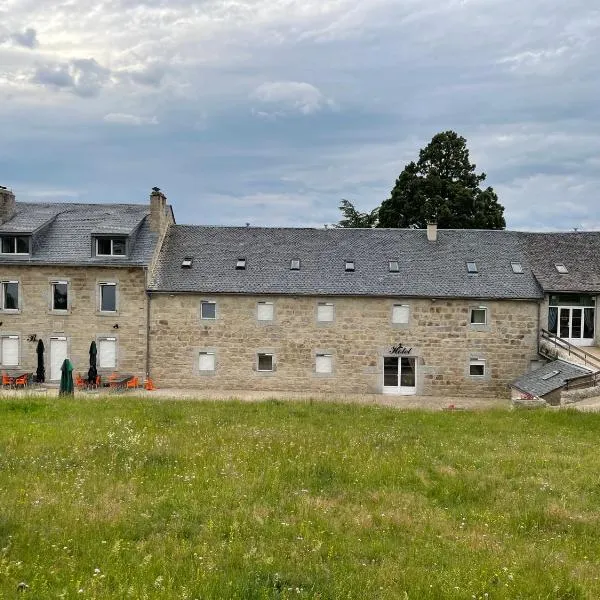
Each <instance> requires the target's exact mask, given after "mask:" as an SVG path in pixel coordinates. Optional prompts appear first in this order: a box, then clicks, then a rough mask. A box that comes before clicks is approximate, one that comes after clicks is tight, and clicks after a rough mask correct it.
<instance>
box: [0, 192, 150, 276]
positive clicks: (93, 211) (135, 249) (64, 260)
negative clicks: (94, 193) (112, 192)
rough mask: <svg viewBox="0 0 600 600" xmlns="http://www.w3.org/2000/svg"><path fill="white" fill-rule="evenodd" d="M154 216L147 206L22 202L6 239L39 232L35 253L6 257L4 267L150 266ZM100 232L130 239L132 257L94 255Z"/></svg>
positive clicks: (4, 230)
mask: <svg viewBox="0 0 600 600" xmlns="http://www.w3.org/2000/svg"><path fill="white" fill-rule="evenodd" d="M149 214H150V206H149V205H143V204H79V203H66V202H60V203H58V202H57V203H26V202H17V203H16V212H15V215H14V216H13V218H12V219H10V220H9V221H7V222H6V223H3V224H2V225H0V234H10V233H23V234H28V233H33V234H34V236H33V252H32V254H31V255H30V256H18V255H17V256H13V255H10V254H1V255H0V264H15V263H16V264H19V263H27V264H63V265H111V266H132V265H136V266H137V265H139V266H141V265H147V264H149V263H150V261H151V258H152V254H153V252H154V246H155V244H156V241H157V236H156V234H155V233H153V232H151V231H150V227H149V223H148V221H149V218H148V216H149ZM36 232H37V233H36ZM98 233H104V234H110V233H113V234H117V235H126V236H130V239H131V241H132V243H131V252H130V254H129V256H127V257H126V258H111V257H95V256H92V251H91V249H92V236H93V234H98Z"/></svg>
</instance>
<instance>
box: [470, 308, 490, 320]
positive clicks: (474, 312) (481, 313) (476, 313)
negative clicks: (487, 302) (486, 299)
mask: <svg viewBox="0 0 600 600" xmlns="http://www.w3.org/2000/svg"><path fill="white" fill-rule="evenodd" d="M486 324H487V308H486V307H485V306H479V307H477V308H472V309H471V325H486Z"/></svg>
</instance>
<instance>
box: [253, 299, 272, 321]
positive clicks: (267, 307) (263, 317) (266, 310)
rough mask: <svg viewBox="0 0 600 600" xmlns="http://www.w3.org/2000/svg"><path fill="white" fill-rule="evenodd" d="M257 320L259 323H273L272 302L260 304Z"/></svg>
mask: <svg viewBox="0 0 600 600" xmlns="http://www.w3.org/2000/svg"><path fill="white" fill-rule="evenodd" d="M256 318H257V319H258V320H259V321H272V320H273V303H272V302H259V303H258V306H257V309H256Z"/></svg>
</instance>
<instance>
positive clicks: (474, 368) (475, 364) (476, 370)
mask: <svg viewBox="0 0 600 600" xmlns="http://www.w3.org/2000/svg"><path fill="white" fill-rule="evenodd" d="M469 375H471V377H483V376H485V360H482V359H480V358H472V359H471V360H470V361H469Z"/></svg>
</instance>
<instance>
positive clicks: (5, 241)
mask: <svg viewBox="0 0 600 600" xmlns="http://www.w3.org/2000/svg"><path fill="white" fill-rule="evenodd" d="M2 254H29V237H27V236H21V235H7V236H3V237H2Z"/></svg>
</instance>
